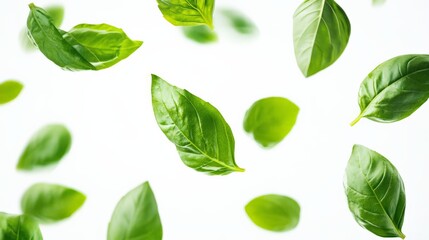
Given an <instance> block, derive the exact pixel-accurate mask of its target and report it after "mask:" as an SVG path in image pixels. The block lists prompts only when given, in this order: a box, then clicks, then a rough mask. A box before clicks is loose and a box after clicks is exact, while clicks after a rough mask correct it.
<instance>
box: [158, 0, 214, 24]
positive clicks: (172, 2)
mask: <svg viewBox="0 0 429 240" xmlns="http://www.w3.org/2000/svg"><path fill="white" fill-rule="evenodd" d="M157 2H158V7H159V10H161V12H162V15H164V18H165V19H166V20H167V21H169V22H170V23H171V24H173V25H175V26H197V25H204V24H205V25H207V26H209V27H210V28H211V29H213V9H214V3H215V1H214V0H157Z"/></svg>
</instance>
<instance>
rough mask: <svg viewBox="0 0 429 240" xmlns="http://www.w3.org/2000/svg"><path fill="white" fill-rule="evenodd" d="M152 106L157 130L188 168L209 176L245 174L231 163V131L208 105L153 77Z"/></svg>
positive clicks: (233, 145) (213, 108)
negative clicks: (159, 129) (159, 130)
mask: <svg viewBox="0 0 429 240" xmlns="http://www.w3.org/2000/svg"><path fill="white" fill-rule="evenodd" d="M152 106H153V111H154V113H155V117H156V121H157V122H158V125H159V127H160V128H161V130H162V131H163V132H164V134H165V135H166V136H167V138H168V139H169V140H170V141H171V142H173V143H174V144H175V145H176V149H177V151H178V152H179V155H180V158H181V159H182V161H183V163H185V164H186V165H187V166H188V167H191V168H193V169H195V170H197V171H200V172H206V173H208V174H211V175H226V174H229V173H231V172H234V171H238V172H243V171H244V169H242V168H239V167H238V166H237V165H236V163H235V160H234V147H235V142H234V136H233V135H232V131H231V128H230V127H229V125H228V123H227V122H226V121H225V119H224V118H223V117H222V115H221V114H220V112H219V111H218V110H217V109H216V108H215V107H213V106H212V105H211V104H210V103H208V102H205V101H204V100H202V99H200V98H199V97H197V96H195V95H193V94H192V93H190V92H188V91H187V90H183V89H180V88H177V87H175V86H172V85H170V84H169V83H167V82H166V81H164V80H163V79H161V78H160V77H158V76H156V75H152Z"/></svg>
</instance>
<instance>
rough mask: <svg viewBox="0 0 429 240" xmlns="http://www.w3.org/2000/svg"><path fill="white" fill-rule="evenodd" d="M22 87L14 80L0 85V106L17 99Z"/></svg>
mask: <svg viewBox="0 0 429 240" xmlns="http://www.w3.org/2000/svg"><path fill="white" fill-rule="evenodd" d="M23 88H24V86H23V85H22V84H21V83H20V82H17V81H15V80H7V81H4V82H2V83H0V104H5V103H8V102H10V101H12V100H14V99H15V98H16V97H18V95H19V93H21V91H22V89H23Z"/></svg>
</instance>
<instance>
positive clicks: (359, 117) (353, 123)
mask: <svg viewBox="0 0 429 240" xmlns="http://www.w3.org/2000/svg"><path fill="white" fill-rule="evenodd" d="M362 117H363V116H362V113H361V114H359V116H358V117H357V118H356V119H355V120H353V121H352V122H351V123H350V126H351V127H353V126H354V125H355V124H356V123H357V122H359V120H360V119H361V118H362Z"/></svg>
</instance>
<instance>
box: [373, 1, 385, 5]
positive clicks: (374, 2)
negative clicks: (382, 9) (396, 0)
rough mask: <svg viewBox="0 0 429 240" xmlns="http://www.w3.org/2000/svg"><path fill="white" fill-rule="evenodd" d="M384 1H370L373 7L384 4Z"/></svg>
mask: <svg viewBox="0 0 429 240" xmlns="http://www.w3.org/2000/svg"><path fill="white" fill-rule="evenodd" d="M385 2H386V0H372V4H373V5H381V4H384V3H385Z"/></svg>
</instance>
